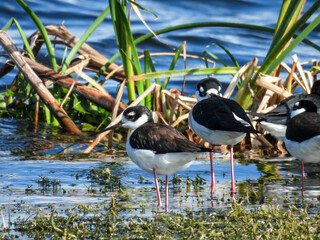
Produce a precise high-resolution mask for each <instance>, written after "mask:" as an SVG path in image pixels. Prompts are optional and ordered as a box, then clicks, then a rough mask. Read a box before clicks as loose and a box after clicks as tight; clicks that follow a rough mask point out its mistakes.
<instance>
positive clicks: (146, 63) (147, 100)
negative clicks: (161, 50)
mask: <svg viewBox="0 0 320 240" xmlns="http://www.w3.org/2000/svg"><path fill="white" fill-rule="evenodd" d="M147 55H149V52H148V51H147V50H145V51H144V72H145V73H149V72H150V70H149V69H150V62H151V61H150V60H151V59H150V58H148V57H147ZM149 56H150V55H149ZM148 87H150V79H146V80H145V88H146V89H147V88H148ZM145 106H146V107H147V108H148V109H150V110H151V107H152V99H151V93H149V94H148V95H147V96H146V98H145Z"/></svg>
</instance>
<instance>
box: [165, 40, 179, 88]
mask: <svg viewBox="0 0 320 240" xmlns="http://www.w3.org/2000/svg"><path fill="white" fill-rule="evenodd" d="M183 46H184V43H182V44H181V45H180V47H179V49H178V50H177V52H176V53H175V55H174V57H173V59H172V61H171V64H170V67H169V70H173V69H174V67H175V66H176V64H177V61H178V59H179V56H180V54H181V52H182V50H183ZM169 80H170V77H166V79H165V80H164V82H163V85H162V87H161V90H162V89H166V88H167V85H168V83H169Z"/></svg>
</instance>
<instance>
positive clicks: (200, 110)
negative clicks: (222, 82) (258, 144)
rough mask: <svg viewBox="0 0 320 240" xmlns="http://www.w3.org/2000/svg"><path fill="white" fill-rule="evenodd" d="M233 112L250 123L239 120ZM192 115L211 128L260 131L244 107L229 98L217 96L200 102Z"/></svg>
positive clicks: (250, 131) (247, 131) (248, 131)
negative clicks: (254, 125)
mask: <svg viewBox="0 0 320 240" xmlns="http://www.w3.org/2000/svg"><path fill="white" fill-rule="evenodd" d="M233 113H234V114H235V115H237V117H239V118H241V119H243V120H244V121H246V122H247V123H248V125H247V126H245V125H243V124H242V123H241V122H239V121H237V120H236V119H235V117H234V115H233ZM192 117H193V119H194V120H195V121H196V122H197V123H198V124H201V125H203V126H205V127H207V128H209V129H211V130H224V131H236V132H246V133H258V131H256V130H255V129H254V128H253V126H252V124H251V121H250V119H249V117H248V116H247V114H246V113H245V111H244V110H243V108H242V107H241V106H240V105H239V104H238V103H237V102H235V101H233V100H231V99H227V98H222V97H218V96H216V97H212V98H208V99H204V100H202V101H200V102H198V103H197V104H196V105H195V106H194V107H193V109H192Z"/></svg>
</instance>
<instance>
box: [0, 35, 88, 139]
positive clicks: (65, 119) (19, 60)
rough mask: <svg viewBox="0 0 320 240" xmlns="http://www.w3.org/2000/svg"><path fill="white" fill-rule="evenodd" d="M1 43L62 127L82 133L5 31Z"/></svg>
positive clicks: (0, 37) (0, 39)
mask: <svg viewBox="0 0 320 240" xmlns="http://www.w3.org/2000/svg"><path fill="white" fill-rule="evenodd" d="M0 43H1V45H2V47H3V49H4V50H5V51H6V53H7V54H8V56H9V57H10V59H11V60H12V61H13V62H14V63H15V65H16V66H17V67H18V68H19V70H20V71H21V72H22V73H23V75H24V76H25V77H26V79H27V80H28V81H29V83H30V84H31V86H32V88H33V89H34V90H35V91H36V92H37V93H38V95H39V96H40V98H41V99H42V101H43V102H44V104H45V105H46V106H47V107H48V108H49V110H50V112H51V114H52V115H53V116H55V117H56V119H57V120H58V121H59V123H60V125H61V127H62V128H64V129H65V130H67V131H68V132H72V133H75V134H82V132H81V131H80V130H79V129H78V127H77V126H76V125H75V123H74V122H73V121H72V120H71V119H70V118H69V116H68V115H67V113H66V112H65V111H64V110H63V108H61V107H60V106H59V104H58V103H57V101H56V99H55V98H54V97H53V96H52V94H51V93H50V91H49V90H48V89H47V88H46V87H45V85H44V84H43V83H42V81H41V79H40V78H39V77H38V76H37V74H36V73H35V72H34V71H33V69H32V68H31V67H30V65H29V64H28V63H27V62H26V61H25V59H24V58H23V56H22V54H21V53H20V51H19V50H18V49H17V47H16V46H15V44H14V43H13V41H11V42H10V40H9V39H8V38H7V37H6V35H5V33H4V32H2V33H1V34H0Z"/></svg>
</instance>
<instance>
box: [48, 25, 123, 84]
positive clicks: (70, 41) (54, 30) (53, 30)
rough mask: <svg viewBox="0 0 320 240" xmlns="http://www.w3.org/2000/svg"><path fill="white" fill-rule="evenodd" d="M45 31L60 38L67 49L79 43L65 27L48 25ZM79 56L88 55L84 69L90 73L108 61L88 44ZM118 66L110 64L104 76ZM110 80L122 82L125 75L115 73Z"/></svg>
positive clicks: (84, 45)
mask: <svg viewBox="0 0 320 240" xmlns="http://www.w3.org/2000/svg"><path fill="white" fill-rule="evenodd" d="M46 30H47V32H48V34H49V35H54V36H57V37H59V38H61V40H62V42H63V43H64V44H65V45H67V46H68V47H70V48H72V47H74V45H75V44H76V43H77V42H78V41H79V38H77V37H75V36H74V35H73V34H71V33H70V32H69V30H68V29H67V28H66V27H65V26H63V25H62V26H56V25H48V26H46ZM78 53H79V54H82V55H86V54H87V55H88V56H89V59H90V65H87V66H85V68H86V69H88V70H91V71H96V72H97V71H98V70H99V69H100V68H101V67H102V66H104V65H105V64H106V63H107V62H108V61H109V59H108V58H106V57H105V56H103V55H102V54H101V53H99V52H98V51H96V50H95V49H93V48H92V47H90V46H89V45H88V44H86V43H84V44H83V45H82V46H81V48H80V49H79V50H78ZM118 68H119V66H118V65H117V64H115V63H111V64H110V66H109V67H108V68H107V72H106V73H104V75H107V74H108V73H109V72H112V71H113V70H115V69H118ZM112 78H114V79H115V80H121V81H122V80H124V79H125V73H124V71H123V70H121V71H119V70H118V71H117V72H116V73H115V74H114V75H113V76H112Z"/></svg>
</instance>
